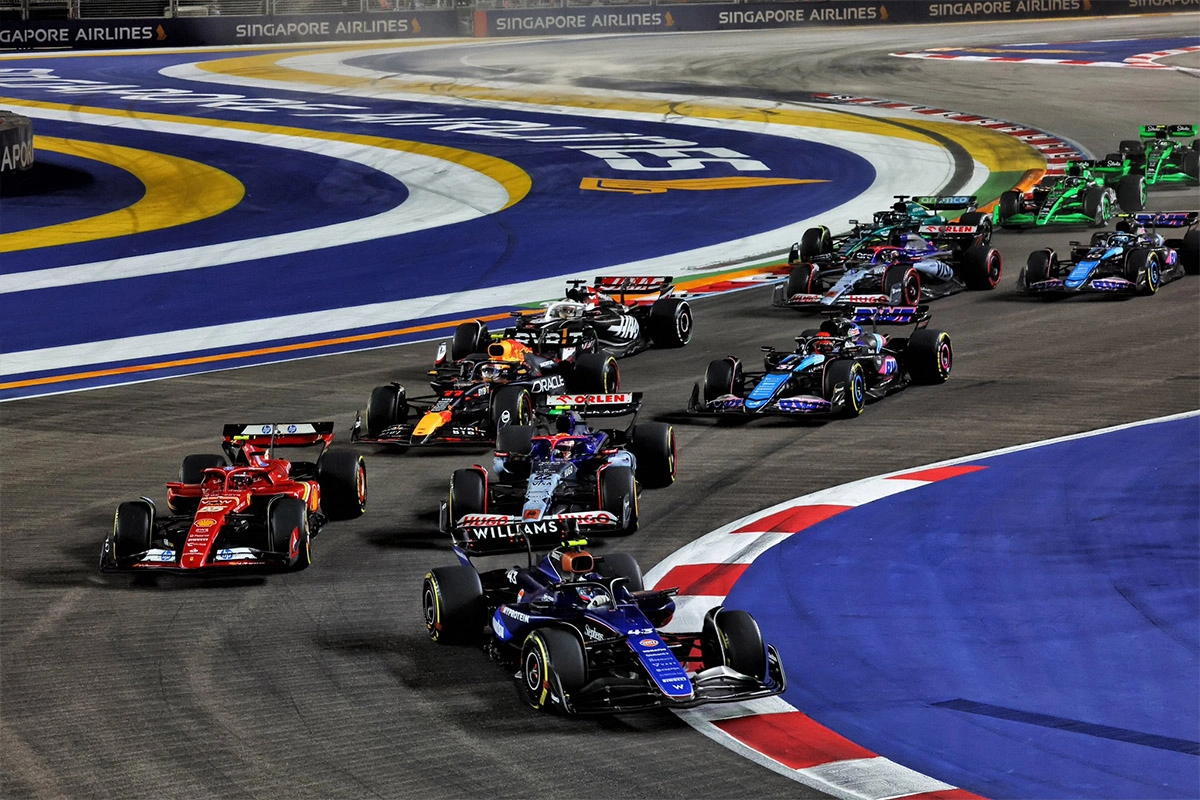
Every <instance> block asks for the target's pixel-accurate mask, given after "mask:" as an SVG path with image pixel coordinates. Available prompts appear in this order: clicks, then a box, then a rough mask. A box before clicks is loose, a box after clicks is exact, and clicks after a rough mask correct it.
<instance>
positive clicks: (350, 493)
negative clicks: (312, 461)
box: [317, 451, 367, 520]
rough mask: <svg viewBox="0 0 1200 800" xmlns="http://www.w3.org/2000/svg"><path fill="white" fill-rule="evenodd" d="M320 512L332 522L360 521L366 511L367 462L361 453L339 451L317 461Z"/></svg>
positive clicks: (325, 455)
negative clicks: (358, 519) (359, 518)
mask: <svg viewBox="0 0 1200 800" xmlns="http://www.w3.org/2000/svg"><path fill="white" fill-rule="evenodd" d="M317 485H318V486H320V487H321V511H322V512H323V513H324V514H325V516H327V517H329V519H331V520H344V519H357V518H358V517H361V516H362V515H363V512H364V511H366V510H367V462H366V460H365V459H364V458H363V457H362V456H360V455H359V454H358V453H350V452H345V451H337V452H331V453H325V454H324V455H322V456H321V457H320V458H319V459H317Z"/></svg>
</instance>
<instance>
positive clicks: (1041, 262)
mask: <svg viewBox="0 0 1200 800" xmlns="http://www.w3.org/2000/svg"><path fill="white" fill-rule="evenodd" d="M1057 275H1058V255H1057V254H1055V252H1054V251H1053V250H1049V249H1047V250H1034V251H1033V252H1032V253H1030V254H1029V259H1028V260H1027V261H1026V262H1025V272H1024V273H1023V276H1024V277H1023V279H1022V281H1021V285H1022V286H1024V287H1025V288H1027V289H1028V288H1029V287H1030V286H1032V285H1033V284H1035V283H1041V282H1042V281H1048V280H1050V279H1051V278H1054V277H1056V276H1057Z"/></svg>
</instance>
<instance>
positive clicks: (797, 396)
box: [687, 306, 954, 417]
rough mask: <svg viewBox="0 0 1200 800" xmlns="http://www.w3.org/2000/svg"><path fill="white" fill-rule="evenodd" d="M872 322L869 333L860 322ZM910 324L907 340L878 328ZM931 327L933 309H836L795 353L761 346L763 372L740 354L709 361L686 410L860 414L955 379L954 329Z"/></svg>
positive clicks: (805, 337)
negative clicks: (904, 392) (901, 394)
mask: <svg viewBox="0 0 1200 800" xmlns="http://www.w3.org/2000/svg"><path fill="white" fill-rule="evenodd" d="M867 322H870V323H871V324H872V331H871V332H870V333H867V332H865V331H863V329H862V328H861V327H859V323H867ZM910 324H911V325H914V326H915V328H914V330H913V333H912V334H911V335H910V336H908V337H899V336H883V335H881V334H880V333H878V329H877V327H876V326H878V325H910ZM928 324H929V311H928V307H927V306H890V307H876V306H863V307H859V308H854V309H851V310H849V313H848V314H847V315H845V316H843V315H842V313H841V312H831V313H830V314H829V318H828V319H826V320H825V321H824V322H822V323H821V327H820V329H816V330H807V331H804V332H803V333H801V334H800V335H799V336H797V337H796V339H795V341H796V348H795V350H793V351H792V352H790V353H780V352H778V351H776V350H775V348H774V347H764V348H762V349H763V352H764V353H765V356H764V358H763V363H764V367H765V369H764V371H762V372H745V371H744V370H743V367H742V362H741V360H739V359H738V358H736V357H734V356H728V357H726V358H723V359H721V360H719V361H712V362H709V365H708V369H707V370H706V371H705V373H704V383H703V385H701V384H695V385H694V386H693V387H692V395H691V397H690V398H689V399H688V406H687V410H688V413H691V414H723V415H727V414H737V415H742V416H747V415H764V414H790V415H794V416H808V415H823V416H831V417H856V416H858V415H859V414H861V413H862V412H863V408H864V407H865V406H866V404H867V402H869V401H872V400H878V399H881V398H883V397H885V396H886V395H889V394H891V393H892V392H897V391H899V390H901V389H903V388H904V387H906V386H908V385H910V384H913V383H923V384H937V383H944V382H945V380H946V379H947V378H948V377H950V368H951V366H952V364H953V357H954V351H953V348H952V346H951V344H950V334H948V333H946V332H945V331H941V330H937V329H935V328H930V327H928Z"/></svg>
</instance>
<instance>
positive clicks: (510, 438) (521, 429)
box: [472, 425, 537, 472]
mask: <svg viewBox="0 0 1200 800" xmlns="http://www.w3.org/2000/svg"><path fill="white" fill-rule="evenodd" d="M536 434H537V426H536V425H505V426H504V427H503V428H501V429H500V431H499V432H498V433H497V434H496V452H498V453H508V454H509V455H510V456H527V455H529V453H530V452H531V451H532V450H533V437H534V436H535V435H536ZM472 471H473V472H474V471H475V470H472Z"/></svg>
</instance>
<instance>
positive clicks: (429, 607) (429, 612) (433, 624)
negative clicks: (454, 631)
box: [421, 582, 437, 633]
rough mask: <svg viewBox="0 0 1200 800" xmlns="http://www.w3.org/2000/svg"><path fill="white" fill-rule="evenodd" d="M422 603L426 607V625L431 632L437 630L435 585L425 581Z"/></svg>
mask: <svg viewBox="0 0 1200 800" xmlns="http://www.w3.org/2000/svg"><path fill="white" fill-rule="evenodd" d="M421 603H422V605H423V606H424V607H425V608H424V609H423V610H424V612H425V627H426V628H427V629H428V630H429V632H430V633H436V631H437V595H436V594H435V593H434V591H433V586H432V585H431V584H430V583H429V582H426V583H425V592H424V594H423V596H422V601H421Z"/></svg>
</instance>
